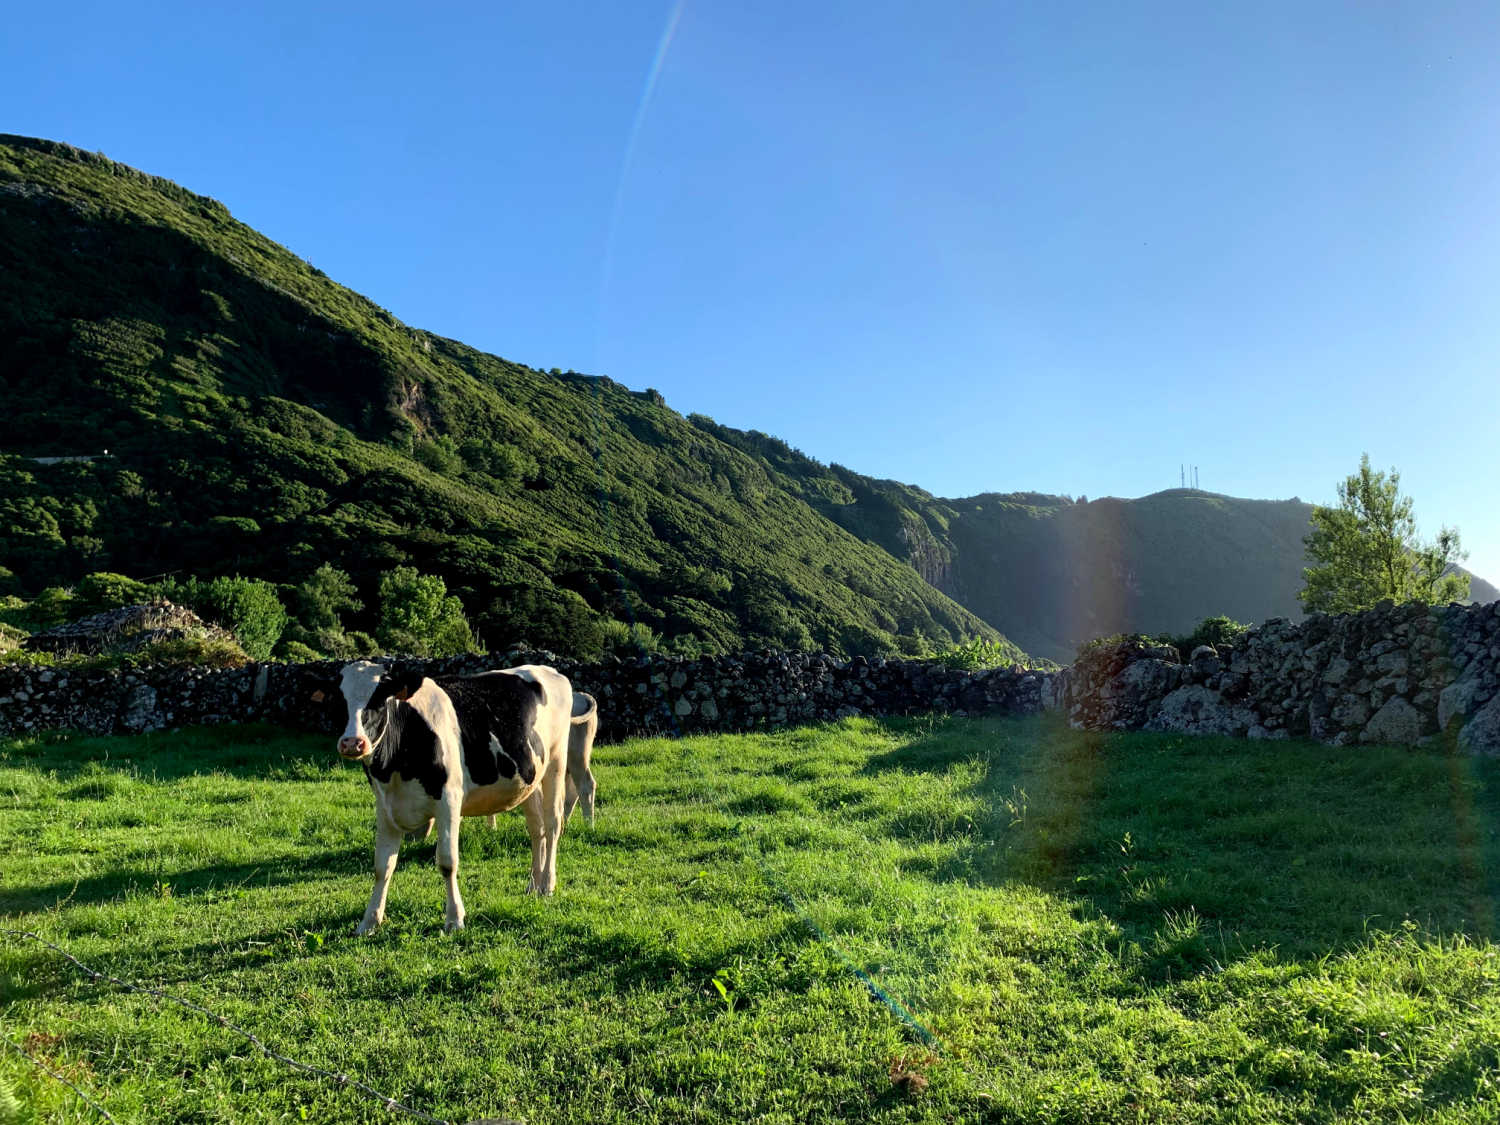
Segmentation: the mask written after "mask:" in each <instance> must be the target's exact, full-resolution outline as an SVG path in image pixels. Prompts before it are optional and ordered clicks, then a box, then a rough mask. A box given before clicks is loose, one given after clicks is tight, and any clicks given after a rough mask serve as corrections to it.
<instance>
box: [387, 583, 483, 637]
mask: <svg viewBox="0 0 1500 1125" xmlns="http://www.w3.org/2000/svg"><path fill="white" fill-rule="evenodd" d="M377 636H378V637H379V639H380V643H381V645H382V646H384V647H385V649H386V651H388V652H404V653H409V654H411V655H413V656H456V655H458V654H459V653H461V652H472V651H473V650H474V632H473V630H472V629H470V628H469V622H468V621H467V620H466V619H465V618H464V606H463V603H462V602H461V601H459V600H458V598H456V597H454V596H453V595H452V594H450V593H448V586H447V583H445V582H444V581H443V580H442V579H441V578H439V577H437V576H436V575H434V574H419V573H417V568H416V567H413V566H398V567H396V568H395V569H394V570H392V571H390V572H388V573H387V574H385V575H383V576H382V577H381V579H380V628H379V631H378V633H377Z"/></svg>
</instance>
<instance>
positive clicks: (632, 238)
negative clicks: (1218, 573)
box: [0, 0, 1500, 581]
mask: <svg viewBox="0 0 1500 1125" xmlns="http://www.w3.org/2000/svg"><path fill="white" fill-rule="evenodd" d="M5 25H6V27H5V39H6V45H7V50H6V51H5V66H4V67H3V68H0V107H3V109H4V114H3V119H0V129H4V130H6V131H10V132H17V133H24V134H31V135H37V136H45V137H50V138H53V139H56V140H62V141H68V142H71V143H72V144H75V145H78V146H80V147H83V148H87V149H93V150H98V151H102V152H104V153H106V154H107V155H109V156H111V157H113V158H114V159H116V160H121V161H124V162H125V163H128V164H132V165H135V166H136V167H139V168H142V169H144V170H146V171H149V172H153V173H156V174H158V175H163V176H167V177H169V178H170V179H173V180H176V181H177V182H179V183H181V184H183V185H184V186H186V187H189V188H192V189H193V190H195V191H198V192H202V193H203V194H206V195H211V196H213V197H215V198H216V199H219V200H220V201H222V202H224V203H225V204H226V205H227V206H228V207H229V208H230V210H231V211H233V213H234V214H235V215H236V216H237V217H238V218H240V219H242V220H244V221H245V222H248V223H250V224H251V225H253V226H255V227H257V228H258V229H260V230H261V231H263V232H264V233H266V234H268V235H269V236H270V237H272V238H274V239H276V240H277V241H279V242H281V243H283V244H285V245H286V246H288V247H290V248H291V249H292V250H294V251H295V252H296V253H298V254H300V255H302V256H303V257H304V258H307V259H308V260H309V261H311V262H313V263H314V264H315V265H317V266H319V267H320V268H322V269H323V270H324V271H325V272H326V273H328V274H329V275H330V276H332V277H333V278H335V279H337V280H339V281H342V282H343V283H345V284H346V285H349V286H351V287H352V288H354V289H357V290H359V291H360V292H362V293H365V294H366V295H368V296H370V297H371V298H373V299H374V300H375V301H377V302H379V303H380V304H381V305H383V306H385V307H386V308H388V309H390V310H391V312H393V313H394V314H395V315H396V316H398V317H400V318H401V319H402V320H404V321H406V322H407V323H409V324H412V325H415V326H418V327H422V328H426V329H430V330H432V331H436V332H439V333H442V334H445V335H449V336H454V337H457V338H459V339H462V340H464V341H466V342H468V343H470V344H473V345H475V346H477V347H481V348H484V349H486V350H488V351H493V352H496V353H498V354H500V355H503V356H506V357H507V358H511V359H515V360H519V361H521V362H525V363H529V364H532V365H534V366H537V367H543V368H550V367H562V368H575V369H577V370H580V371H587V372H591V373H600V374H607V375H610V376H612V377H613V378H615V379H617V380H619V381H620V382H623V383H625V384H627V385H629V386H631V387H634V388H637V389H639V388H643V387H647V386H651V387H655V388H657V389H658V390H659V391H661V392H662V394H664V395H665V396H666V399H667V402H668V403H669V404H670V405H671V406H673V407H675V408H676V409H678V410H680V411H682V412H683V413H688V412H691V411H699V412H702V413H705V414H709V415H711V416H712V417H714V418H716V419H717V420H719V421H721V422H724V423H726V424H728V425H733V426H738V427H741V428H747V429H748V428H753V429H759V430H764V431H766V432H769V433H772V434H775V435H777V436H779V437H782V438H785V439H786V440H787V441H789V442H790V443H791V444H793V445H795V446H796V447H798V448H799V449H801V450H803V451H804V452H806V453H808V454H810V455H812V456H814V457H817V458H818V459H820V460H823V461H838V462H841V463H843V464H845V465H848V466H849V467H850V468H853V469H856V470H858V471H861V472H865V473H870V474H873V475H875V476H881V477H893V478H896V479H898V480H902V481H906V482H909V483H913V484H918V485H920V486H922V487H924V488H927V489H929V490H930V491H932V492H934V493H937V494H939V495H946V496H963V495H970V494H973V493H976V492H983V491H1015V490H1023V489H1036V490H1041V491H1047V492H1060V493H1067V494H1070V495H1078V494H1086V495H1088V496H1090V497H1098V496H1103V495H1116V496H1139V495H1143V494H1145V493H1148V492H1153V491H1157V490H1159V489H1162V488H1169V487H1176V485H1177V483H1178V468H1179V465H1181V464H1183V463H1186V464H1188V465H1190V466H1191V465H1197V466H1199V480H1200V483H1201V485H1202V487H1204V488H1207V489H1211V490H1214V491H1219V492H1226V493H1230V494H1233V495H1239V496H1251V497H1267V498H1286V497H1290V496H1293V495H1296V496H1300V497H1301V498H1302V499H1304V500H1310V501H1314V502H1323V503H1332V502H1333V500H1334V497H1335V493H1334V489H1335V485H1336V483H1337V481H1338V480H1340V479H1341V478H1342V477H1343V476H1345V475H1347V474H1348V473H1351V472H1353V471H1354V470H1355V468H1356V467H1357V465H1358V462H1359V457H1360V454H1361V453H1362V452H1368V453H1369V454H1370V457H1371V460H1372V461H1373V463H1374V465H1375V467H1376V468H1389V467H1392V466H1395V467H1397V468H1399V469H1400V471H1401V474H1402V486H1403V489H1404V490H1405V491H1406V492H1407V494H1409V495H1411V496H1412V497H1414V499H1415V501H1416V512H1417V516H1418V519H1419V521H1420V523H1421V527H1422V531H1423V532H1424V533H1425V534H1428V535H1431V534H1432V533H1435V532H1436V531H1437V529H1438V527H1439V525H1441V524H1445V523H1446V524H1449V525H1455V526H1457V527H1458V528H1459V529H1460V530H1461V532H1462V534H1463V538H1464V541H1465V544H1466V546H1467V547H1468V548H1469V549H1470V552H1471V556H1470V559H1469V563H1468V565H1469V566H1470V568H1471V569H1473V570H1475V571H1476V572H1477V573H1479V574H1482V575H1484V576H1486V577H1488V578H1489V579H1491V580H1492V581H1500V521H1497V520H1496V519H1495V518H1494V516H1493V511H1494V502H1495V488H1496V484H1497V483H1500V434H1497V416H1500V411H1497V404H1500V401H1497V400H1500V300H1497V299H1500V222H1497V218H1500V144H1497V137H1500V128H1497V126H1500V120H1497V118H1500V65H1497V62H1496V60H1497V59H1500V6H1497V5H1495V4H1494V3H1491V2H1487V0H1486V2H1477V3H1470V4H1437V3H1430V2H1420V3H1419V2H1413V3H1389V4H1378V5H1377V4H1366V3H1352V2H1351V3H1317V4H1308V3H1305V2H1304V0H1297V2H1295V3H1257V4H1213V5H1210V4H1202V3H1198V2H1183V3H1170V4H1151V3H1133V4H1118V3H1113V2H1109V3H1098V4H1086V3H1027V4H1021V3H998V2H995V3H976V4H963V3H956V2H954V3H946V2H943V3H917V2H913V3H905V4H894V3H879V2H874V0H854V2H847V3H846V2H842V0H835V2H826V3H821V2H819V3H807V2H805V0H795V2H792V0H770V2H766V3H756V4H742V3H727V2H724V0H682V2H681V3H669V2H639V3H634V2H629V0H610V2H601V3H597V4H588V3H573V2H565V0H559V2H553V3H548V4H524V5H523V4H510V3H497V2H494V0H487V2H483V3H441V2H437V3H428V4H425V5H412V4H392V3H384V2H370V0H366V2H362V3H360V4H357V5H355V4H345V3H319V2H316V0H315V2H311V3H309V2H307V0H301V2H299V3H296V4H290V3H282V2H280V0H273V2H266V3H255V4H245V5H219V4H211V3H210V4H204V3H201V2H200V3H193V4H180V3H168V4H152V3H148V2H143V3H136V4H119V3H116V2H112V3H109V4H98V3H82V4H79V3H75V4H70V5H62V4H20V5H13V6H11V8H10V9H9V10H8V11H7V14H6V20H5Z"/></svg>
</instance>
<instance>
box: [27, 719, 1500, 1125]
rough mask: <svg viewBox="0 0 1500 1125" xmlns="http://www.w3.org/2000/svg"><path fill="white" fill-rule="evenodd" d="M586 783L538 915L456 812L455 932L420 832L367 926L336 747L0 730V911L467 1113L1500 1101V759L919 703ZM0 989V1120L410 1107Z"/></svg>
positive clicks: (1144, 1115) (49, 971)
mask: <svg viewBox="0 0 1500 1125" xmlns="http://www.w3.org/2000/svg"><path fill="white" fill-rule="evenodd" d="M595 772H596V774H597V776H598V779H599V794H600V803H599V817H598V823H597V824H596V825H595V826H593V827H589V826H588V825H587V824H585V823H582V822H581V820H579V819H575V821H574V823H573V824H572V825H571V826H570V829H569V832H568V834H567V835H566V836H565V838H564V840H563V844H562V849H561V856H560V860H559V866H558V870H559V879H560V886H559V892H558V894H557V896H556V897H555V898H553V899H551V900H548V901H538V900H536V899H533V898H529V897H526V896H525V895H523V894H522V890H523V888H524V886H525V882H526V875H527V870H528V858H527V855H528V853H527V845H526V842H525V841H526V835H525V829H524V824H523V822H522V820H521V818H520V816H519V815H510V816H508V817H504V818H502V819H501V822H500V827H499V828H498V829H497V830H495V831H490V830H489V829H488V828H486V827H485V826H484V824H483V823H482V822H479V821H474V822H470V823H468V824H467V825H466V826H465V829H464V834H463V848H462V867H461V872H460V879H461V882H462V886H463V890H464V897H465V900H466V902H467V905H468V908H469V920H468V928H467V929H466V930H465V931H463V932H462V933H460V934H457V935H453V936H451V937H450V936H445V935H444V934H443V933H442V889H441V882H440V879H439V876H438V874H437V872H436V871H435V869H434V867H433V863H432V855H433V851H432V845H431V844H430V843H419V842H415V841H412V842H410V843H408V844H407V846H406V847H405V849H404V850H403V853H402V866H401V867H400V868H399V869H398V870H397V873H396V877H395V880H394V881H393V884H392V889H391V898H390V917H389V920H388V922H387V923H386V926H385V927H384V928H383V929H382V930H381V931H380V932H379V933H378V934H377V935H375V936H374V937H372V938H367V939H355V938H353V937H351V936H350V935H351V932H352V930H353V928H354V925H355V923H356V922H357V921H358V920H359V917H360V914H361V912H362V910H363V907H364V902H365V899H366V897H367V896H368V894H369V890H370V884H371V874H370V864H371V849H372V842H373V830H372V823H371V820H372V801H371V798H370V794H369V792H368V790H367V789H366V787H365V785H364V782H363V779H362V777H361V775H360V774H359V772H358V770H357V769H355V768H352V767H349V766H347V765H345V764H344V763H342V762H340V761H339V760H338V759H337V757H336V755H335V754H334V752H333V745H332V739H331V738H313V737H303V736H297V735H291V734H288V733H286V732H284V731H279V730H275V729H272V728H238V729H230V728H216V729H203V730H195V731H188V732H184V733H179V734H168V735H155V736H145V737H140V738H131V739H123V738H121V739H91V738H82V737H73V738H67V737H62V736H56V737H50V738H46V739H39V740H24V741H9V742H0V915H3V918H0V925H3V926H6V927H9V928H11V929H19V930H35V931H37V932H38V933H40V934H41V935H42V936H44V937H46V938H47V939H48V940H50V941H53V942H56V943H58V944H59V945H61V946H63V947H65V948H67V949H68V950H70V951H71V952H72V953H74V954H75V955H76V956H77V957H78V958H79V959H80V960H82V961H83V962H84V963H85V964H87V965H89V966H90V967H92V968H95V969H97V970H100V971H102V972H105V973H108V974H111V975H113V976H116V977H120V978H123V979H127V980H130V981H134V982H139V983H142V984H146V985H150V986H152V987H155V988H160V989H164V990H166V991H168V992H171V993H173V994H175V995H178V996H181V997H183V998H184V999H187V1000H190V1001H192V1002H194V1003H197V1004H201V1005H204V1006H206V1007H208V1008H210V1009H212V1010H213V1011H215V1012H216V1013H219V1014H220V1015H222V1016H224V1017H226V1018H227V1019H229V1020H231V1021H233V1022H235V1023H238V1024H241V1025H244V1026H245V1027H247V1028H249V1029H251V1030H252V1031H254V1032H255V1033H256V1034H257V1035H258V1036H260V1037H261V1038H262V1039H263V1040H264V1041H265V1042H266V1044H267V1045H268V1046H269V1047H271V1048H272V1049H273V1050H276V1051H279V1052H282V1053H286V1054H289V1055H292V1056H294V1057H296V1058H298V1059H301V1060H304V1061H306V1062H308V1063H311V1064H315V1065H317V1066H320V1067H324V1068H328V1069H331V1070H335V1071H342V1072H347V1073H349V1074H350V1075H352V1076H354V1077H357V1078H359V1079H360V1080H362V1081H364V1082H366V1083H368V1084H370V1085H371V1086H374V1087H375V1088H377V1089H379V1090H381V1091H383V1092H385V1093H388V1094H390V1095H393V1096H395V1097H397V1098H399V1099H401V1100H402V1101H404V1102H405V1103H407V1104H409V1105H410V1106H413V1107H415V1108H417V1109H419V1110H421V1111H422V1112H424V1113H426V1114H429V1115H432V1116H434V1117H438V1118H443V1119H448V1120H452V1121H456V1122H465V1121H471V1120H474V1119H477V1118H483V1117H491V1118H513V1119H517V1120H521V1121H526V1122H532V1123H539V1122H550V1121H580V1122H582V1121H608V1122H626V1121H629V1122H690V1121H726V1122H727V1121H765V1122H803V1121H811V1122H834V1121H851V1122H852V1121H877V1122H907V1121H960V1122H962V1121H994V1122H1064V1121H1066V1122H1115V1121H1118V1122H1127V1121H1129V1122H1135V1121H1150V1122H1157V1121H1160V1122H1200V1121H1215V1122H1217V1121H1223V1122H1252V1121H1256V1122H1258V1121H1285V1122H1333V1121H1340V1122H1343V1121H1348V1122H1354V1121H1372V1120H1381V1121H1385V1120H1390V1121H1406V1120H1413V1121H1415V1120H1424V1121H1429V1120H1430V1121H1451V1122H1459V1121H1463V1122H1471V1121H1484V1120H1497V1119H1500V1110H1497V1100H1496V1087H1497V1081H1500V1047H1497V1044H1500V996H1497V991H1496V985H1497V980H1500V956H1497V947H1496V946H1495V945H1494V944H1492V940H1491V939H1492V938H1493V936H1494V933H1493V931H1494V926H1495V923H1496V898H1495V894H1496V890H1497V884H1500V879H1497V878H1496V876H1497V873H1500V835H1497V830H1500V767H1497V764H1496V763H1491V762H1475V761H1470V760H1465V759H1459V758H1450V757H1446V756H1444V755H1442V754H1436V753H1414V752H1409V751H1405V750H1395V749H1386V748H1373V749H1371V748H1360V749H1342V750H1335V749H1329V748H1325V747H1320V746H1315V745H1308V744H1288V743H1280V744H1268V743H1250V742H1236V741H1230V740H1219V739H1189V738H1180V737H1172V736H1152V735H1120V736H1108V737H1105V736H1097V735H1086V734H1080V733H1076V732H1068V731H1064V730H1061V729H1058V728H1057V727H1055V726H1053V725H1050V724H1049V723H1047V722H1046V721H1044V720H1040V719H1034V720H998V719H997V720H974V719H967V720H958V719H926V720H914V721H900V722H873V721H867V720H850V721H846V722H843V723H839V724H835V725H829V726H822V727H816V728H809V729H803V730H797V731H791V732H786V733H781V734H773V735H746V736H735V737H702V738H692V739H685V740H681V741H666V740H660V741H636V742H629V743H625V744H622V745H618V746H604V747H600V748H598V750H597V752H596V757H595ZM856 970H858V972H857V971H856ZM859 973H864V974H866V975H867V977H868V979H869V980H870V981H872V982H873V983H874V984H875V985H876V986H877V987H878V988H879V989H880V990H882V991H883V992H884V993H885V994H886V995H887V996H889V997H890V998H891V1000H892V1001H893V1003H895V1004H896V1005H898V1006H899V1007H901V1008H904V1009H905V1010H906V1011H908V1012H909V1013H910V1016H911V1022H907V1021H906V1020H904V1019H903V1018H902V1017H901V1016H900V1015H899V1014H898V1012H897V1010H896V1009H895V1008H893V1007H889V1006H887V1005H886V1004H885V1003H883V1002H881V1001H879V1000H876V999H874V998H872V992H871V989H870V988H869V987H867V984H866V983H865V981H864V980H862V979H861V976H860V975H859ZM0 995H3V1007H0V1035H3V1037H4V1038H5V1039H6V1040H8V1041H9V1043H10V1046H3V1045H0V1123H5V1125H8V1122H10V1121H19V1122H31V1121H46V1122H63V1121H67V1122H71V1121H102V1120H104V1119H103V1118H102V1117H101V1116H100V1115H99V1114H98V1113H97V1111H96V1110H94V1109H92V1108H90V1107H88V1106H87V1105H85V1104H84V1103H83V1102H82V1101H81V1100H80V1099H79V1098H78V1096H77V1095H76V1094H74V1093H73V1092H72V1091H70V1090H69V1089H68V1088H67V1087H66V1086H64V1085H62V1084H61V1083H59V1082H57V1081H56V1080H55V1079H53V1078H50V1077H48V1076H46V1075H44V1074H42V1073H41V1072H40V1071H39V1070H37V1069H36V1068H35V1067H34V1066H33V1065H32V1064H31V1063H29V1062H28V1061H27V1060H26V1059H25V1058H23V1057H22V1056H21V1055H20V1053H19V1052H18V1051H17V1050H16V1048H17V1047H20V1048H24V1049H25V1050H26V1051H27V1052H29V1053H30V1054H31V1055H33V1056H34V1057H35V1058H37V1059H38V1060H39V1061H41V1062H43V1063H45V1064H46V1065H47V1066H49V1067H50V1068H51V1069H53V1070H54V1071H57V1072H58V1073H60V1074H61V1075H62V1076H64V1077H66V1078H68V1079H69V1080H70V1081H71V1082H73V1083H74V1084H75V1085H76V1086H78V1088H79V1089H81V1090H82V1091H83V1092H84V1093H86V1094H87V1095H88V1096H89V1097H90V1098H92V1099H94V1100H95V1101H97V1102H98V1103H99V1104H100V1105H102V1106H103V1107H104V1108H105V1109H106V1110H107V1111H108V1113H109V1114H110V1115H111V1116H112V1117H113V1118H114V1120H116V1121H119V1122H157V1121H186V1122H239V1121H286V1122H296V1121H314V1122H377V1121H381V1122H384V1121H389V1122H399V1121H409V1120H415V1118H411V1117H407V1116H405V1115H403V1114H401V1113H398V1112H394V1111H391V1110H388V1109H386V1108H385V1107H383V1106H381V1105H380V1104H378V1103H376V1102H374V1101H371V1100H369V1099H367V1098H363V1097H361V1096H360V1095H358V1094H357V1093H355V1092H353V1091H351V1090H348V1089H341V1088H339V1087H338V1086H336V1085H334V1084H332V1083H330V1082H328V1081H326V1080H320V1079H318V1078H315V1077H313V1076H311V1075H308V1074H304V1073H298V1072H296V1071H294V1070H291V1069H289V1068H287V1067H285V1066H283V1065H281V1064H279V1063H276V1062H273V1061H271V1060H268V1059H266V1058H264V1057H262V1056H261V1055H259V1054H258V1053H257V1052H256V1051H255V1050H254V1048H253V1047H251V1046H250V1045H249V1044H248V1043H246V1041H245V1040H244V1039H242V1038H240V1037H239V1036H237V1035H235V1034H233V1033H232V1032H230V1031H229V1030H227V1029H225V1028H223V1027H221V1026H219V1025H218V1024H217V1023H216V1022H215V1021H213V1020H211V1019H208V1018H207V1017H205V1016H203V1015H201V1014H199V1013H196V1012H193V1011H190V1010H188V1009H185V1008H182V1007H180V1006H178V1005H175V1004H171V1003H167V1002H164V1001H161V1000H159V999H156V998H153V997H150V996H145V995H140V994H136V993H130V992H126V991H124V990H122V989H120V988H118V987H116V986H113V985H109V984H99V983H96V982H93V981H91V980H89V979H88V978H86V977H85V976H83V974H81V973H80V972H79V971H78V970H77V969H75V968H74V967H73V966H71V965H69V964H68V963H67V962H66V961H65V960H64V959H63V958H61V957H60V956H58V955H57V954H56V953H54V952H53V951H51V950H49V949H47V948H45V947H43V946H41V945H39V944H36V943H35V942H30V941H25V940H20V939H15V938H10V937H0ZM919 1028H920V1030H919ZM928 1033H930V1035H931V1036H932V1037H933V1038H932V1041H931V1042H930V1043H929V1042H926V1041H924V1038H923V1036H924V1034H928ZM5 1087H8V1088H9V1089H10V1090H11V1091H12V1092H13V1093H14V1095H15V1100H16V1102H18V1103H19V1108H16V1105H15V1104H14V1103H13V1104H11V1105H10V1106H9V1107H7V1105H6V1104H5V1098H4V1097H3V1094H4V1088H5Z"/></svg>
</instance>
